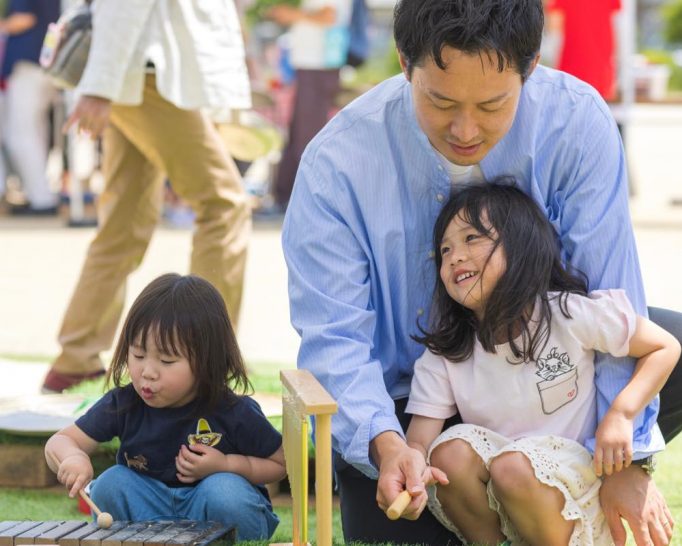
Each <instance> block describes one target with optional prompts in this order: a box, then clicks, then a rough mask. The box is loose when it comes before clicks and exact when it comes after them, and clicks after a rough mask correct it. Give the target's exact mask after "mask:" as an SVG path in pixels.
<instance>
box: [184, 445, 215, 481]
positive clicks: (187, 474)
mask: <svg viewBox="0 0 682 546" xmlns="http://www.w3.org/2000/svg"><path fill="white" fill-rule="evenodd" d="M225 457H226V456H225V454H224V453H223V452H221V451H219V450H217V449H216V448H214V447H208V446H205V445H202V444H195V445H193V446H189V447H188V446H186V445H182V446H181V447H180V451H179V453H178V455H177V456H176V457H175V468H176V469H177V470H178V474H177V477H178V480H180V481H181V482H182V483H194V482H196V481H199V480H200V479H202V478H204V477H206V476H208V475H209V474H215V473H216V472H224V471H225V463H226V459H225Z"/></svg>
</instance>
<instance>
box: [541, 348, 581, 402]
mask: <svg viewBox="0 0 682 546" xmlns="http://www.w3.org/2000/svg"><path fill="white" fill-rule="evenodd" d="M535 365H536V368H537V369H536V370H535V374H536V375H537V376H538V377H540V378H541V379H542V381H538V383H537V388H538V393H539V394H540V402H541V403H542V411H543V413H545V414H546V415H549V414H551V413H554V412H555V411H557V410H558V409H559V408H561V407H563V406H565V405H566V404H568V403H569V402H572V401H573V400H575V399H576V397H577V396H578V369H577V368H576V366H575V364H572V363H571V359H570V357H569V356H568V354H567V353H565V352H564V353H559V350H558V349H557V347H552V349H551V350H550V351H549V353H547V355H546V356H545V357H544V358H538V360H537V362H536V363H535Z"/></svg>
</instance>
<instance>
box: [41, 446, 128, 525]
mask: <svg viewBox="0 0 682 546" xmlns="http://www.w3.org/2000/svg"><path fill="white" fill-rule="evenodd" d="M48 453H49V455H50V457H52V461H53V462H54V464H56V465H57V470H59V465H60V464H61V463H60V462H59V460H58V459H57V457H56V456H55V455H53V454H52V453H50V452H49V451H48ZM78 494H79V495H80V496H81V498H82V499H83V500H84V501H85V502H86V504H87V505H88V506H89V507H90V509H91V510H92V511H93V512H94V513H95V514H97V527H99V528H100V529H108V528H109V527H111V524H112V523H114V518H113V517H111V514H110V513H109V512H102V511H101V510H100V509H99V508H97V505H96V504H95V503H94V502H93V501H92V499H91V498H90V497H89V496H88V494H87V493H86V492H85V490H83V489H80V490H79V491H78Z"/></svg>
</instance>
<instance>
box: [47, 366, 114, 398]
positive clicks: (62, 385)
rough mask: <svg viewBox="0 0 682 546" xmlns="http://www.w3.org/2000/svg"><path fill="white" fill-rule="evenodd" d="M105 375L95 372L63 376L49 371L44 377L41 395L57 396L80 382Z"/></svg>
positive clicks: (103, 371)
mask: <svg viewBox="0 0 682 546" xmlns="http://www.w3.org/2000/svg"><path fill="white" fill-rule="evenodd" d="M105 373H106V371H105V370H97V371H96V372H91V373H79V374H73V375H71V374H65V373H60V372H57V371H55V370H53V369H50V371H49V372H47V375H46V376H45V381H43V387H42V389H41V391H42V393H43V394H59V393H61V392H63V391H65V390H66V389H68V388H70V387H73V386H74V385H78V383H81V382H82V381H88V380H90V379H97V378H98V377H102V376H103V375H104V374H105Z"/></svg>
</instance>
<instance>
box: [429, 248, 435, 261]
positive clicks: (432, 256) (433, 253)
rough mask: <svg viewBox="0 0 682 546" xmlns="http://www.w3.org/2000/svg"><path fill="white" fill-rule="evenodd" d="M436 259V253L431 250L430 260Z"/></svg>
mask: <svg viewBox="0 0 682 546" xmlns="http://www.w3.org/2000/svg"><path fill="white" fill-rule="evenodd" d="M435 257H436V253H435V251H433V250H429V260H433V259H434V258H435Z"/></svg>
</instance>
